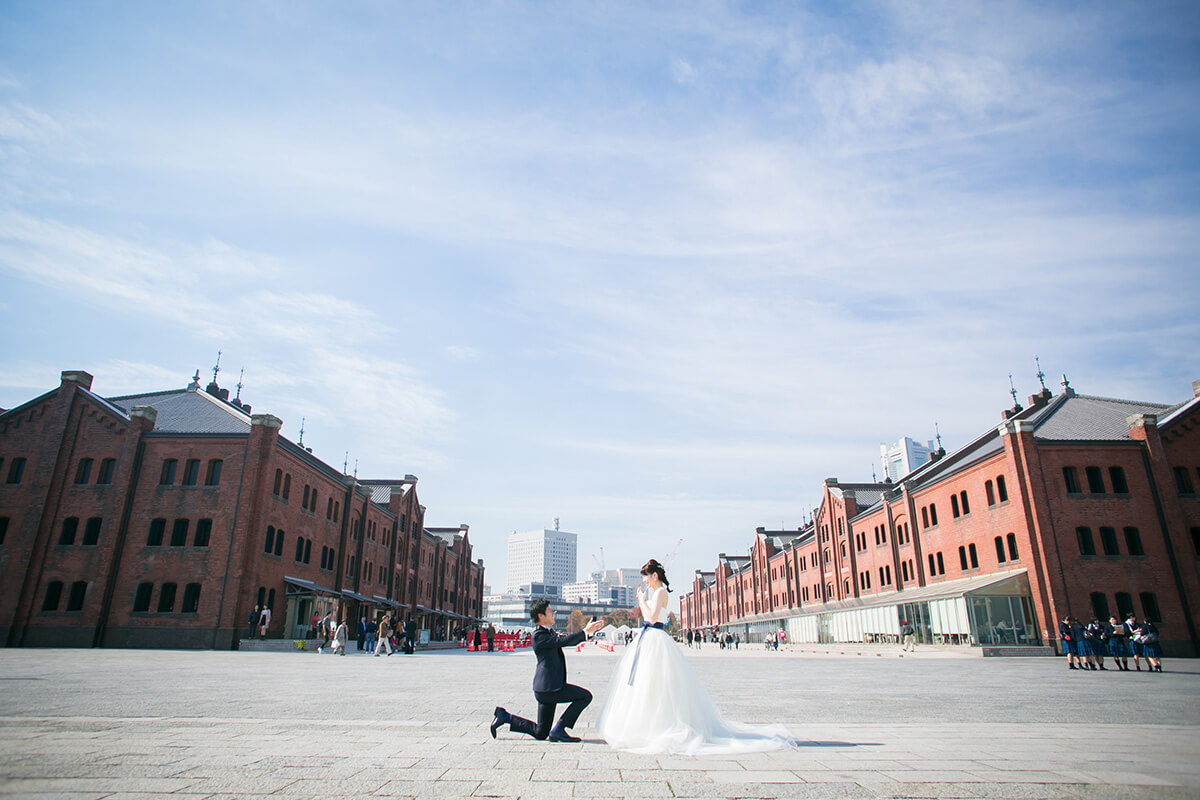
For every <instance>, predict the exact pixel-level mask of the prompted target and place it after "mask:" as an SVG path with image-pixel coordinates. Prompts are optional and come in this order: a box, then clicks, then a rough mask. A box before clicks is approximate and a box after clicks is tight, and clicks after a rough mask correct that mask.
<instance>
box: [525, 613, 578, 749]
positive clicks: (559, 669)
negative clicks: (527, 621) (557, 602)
mask: <svg viewBox="0 0 1200 800" xmlns="http://www.w3.org/2000/svg"><path fill="white" fill-rule="evenodd" d="M585 639H587V634H586V633H584V632H583V631H579V632H578V633H572V634H571V635H570V636H564V635H562V634H559V633H555V632H554V631H552V630H550V629H549V628H543V627H541V626H538V628H537V630H535V631H534V632H533V654H534V655H535V656H537V669H535V670H534V673H533V696H534V697H536V698H537V701H538V718H537V722H536V723H534V722H533V720H528V719H525V718H524V717H518V716H515V715H514V716H513V717H512V719H511V720H510V722H509V729H510V730H513V731H516V732H517V733H526V734H529V735H530V736H532V737H533V738H535V739H545V738H546V737H547V736H549V735H550V728H551V725H552V723H553V721H554V711H555V709H556V708H557V706H558V704H559V703H570V705H569V706H568V707H567V710H566V711H564V712H563V715H562V717H561V718H560V719H559V720H558V723H559V727H560V728H573V727H574V726H575V723H576V722H577V721H578V720H579V715H580V714H582V713H583V710H584V709H585V708H587V707H588V705H589V704H590V703H591V702H592V693H591V692H589V691H588V690H587V689H584V688H583V687H581V686H572V685H571V684H569V683H567V659H566V657H565V656H564V655H563V648H564V647H574V646H575V645H577V644H579V643H580V642H582V641H584V640H585Z"/></svg>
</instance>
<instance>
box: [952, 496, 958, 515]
mask: <svg viewBox="0 0 1200 800" xmlns="http://www.w3.org/2000/svg"><path fill="white" fill-rule="evenodd" d="M950 516H952V517H957V516H959V513H958V495H954V494H952V495H950Z"/></svg>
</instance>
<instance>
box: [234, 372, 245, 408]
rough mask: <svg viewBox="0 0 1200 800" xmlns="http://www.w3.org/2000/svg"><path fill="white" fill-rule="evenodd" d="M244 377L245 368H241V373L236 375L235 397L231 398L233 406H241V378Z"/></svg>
mask: <svg viewBox="0 0 1200 800" xmlns="http://www.w3.org/2000/svg"><path fill="white" fill-rule="evenodd" d="M244 377H246V368H245V367H242V371H241V372H239V373H238V382H237V396H236V397H234V398H233V403H234V405H241V404H242V378H244Z"/></svg>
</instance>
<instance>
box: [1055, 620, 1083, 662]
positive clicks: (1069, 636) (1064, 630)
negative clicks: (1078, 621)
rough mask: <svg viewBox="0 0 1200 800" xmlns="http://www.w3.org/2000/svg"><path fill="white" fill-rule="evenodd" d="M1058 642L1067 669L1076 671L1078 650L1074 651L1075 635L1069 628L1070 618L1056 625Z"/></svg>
mask: <svg viewBox="0 0 1200 800" xmlns="http://www.w3.org/2000/svg"><path fill="white" fill-rule="evenodd" d="M1058 640H1059V641H1060V642H1062V649H1063V655H1065V656H1066V657H1067V669H1076V666H1075V664H1076V663H1077V662H1078V660H1079V658H1078V652H1079V651H1078V650H1076V649H1075V634H1074V630H1073V628H1072V627H1071V618H1070V617H1069V616H1067V617H1063V618H1062V622H1060V623H1058Z"/></svg>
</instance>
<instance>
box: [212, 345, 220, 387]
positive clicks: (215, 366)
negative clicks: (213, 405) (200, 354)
mask: <svg viewBox="0 0 1200 800" xmlns="http://www.w3.org/2000/svg"><path fill="white" fill-rule="evenodd" d="M220 371H221V351H220V350H218V351H217V363H216V364H214V365H213V383H216V382H217V373H218V372H220Z"/></svg>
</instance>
